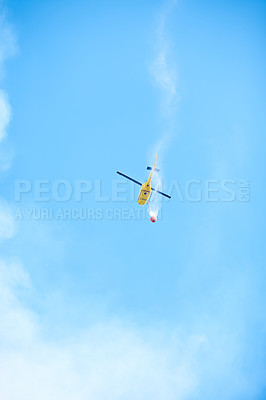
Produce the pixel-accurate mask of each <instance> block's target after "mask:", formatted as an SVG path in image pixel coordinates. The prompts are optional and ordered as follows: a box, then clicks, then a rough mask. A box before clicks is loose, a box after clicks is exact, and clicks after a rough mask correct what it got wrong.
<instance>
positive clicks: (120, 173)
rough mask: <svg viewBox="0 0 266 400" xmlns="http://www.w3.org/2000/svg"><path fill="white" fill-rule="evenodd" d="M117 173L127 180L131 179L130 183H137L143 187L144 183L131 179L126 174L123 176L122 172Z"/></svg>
mask: <svg viewBox="0 0 266 400" xmlns="http://www.w3.org/2000/svg"><path fill="white" fill-rule="evenodd" d="M116 172H117V173H118V174H119V175H122V176H124V177H125V178H127V179H129V180H130V181H132V182H134V183H136V184H137V185H140V186H141V185H142V183H140V182H138V181H136V180H135V179H133V178H130V176H127V175H125V174H122V172H119V171H116Z"/></svg>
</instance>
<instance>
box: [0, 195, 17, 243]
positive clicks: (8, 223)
mask: <svg viewBox="0 0 266 400" xmlns="http://www.w3.org/2000/svg"><path fill="white" fill-rule="evenodd" d="M14 234H15V222H14V218H13V216H12V212H11V209H10V208H9V207H8V205H7V204H6V203H4V202H1V203H0V240H4V239H10V238H11V237H13V236H14Z"/></svg>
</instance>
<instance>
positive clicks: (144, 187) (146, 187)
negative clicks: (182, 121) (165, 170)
mask: <svg viewBox="0 0 266 400" xmlns="http://www.w3.org/2000/svg"><path fill="white" fill-rule="evenodd" d="M156 162H157V155H156V158H155V163H154V165H153V167H152V168H151V167H147V169H148V170H150V171H151V172H150V175H149V178H148V180H147V181H146V182H144V183H141V182H138V181H136V180H135V179H133V178H130V176H127V175H125V174H123V173H122V172H119V171H117V173H118V174H119V175H122V176H124V177H125V178H127V179H129V180H130V181H132V182H134V183H136V184H137V185H140V186H141V188H140V191H139V197H138V203H139V204H140V205H141V206H143V205H144V204H145V203H146V202H147V201H148V200H149V197H150V195H151V191H154V192H156V193H160V194H161V195H163V196H165V197H167V198H168V199H171V196H169V195H168V194H165V193H163V192H160V191H159V190H156V189H154V188H153V187H151V180H152V175H153V172H154V171H156V172H159V169H158V168H155V166H156ZM154 222H155V221H154Z"/></svg>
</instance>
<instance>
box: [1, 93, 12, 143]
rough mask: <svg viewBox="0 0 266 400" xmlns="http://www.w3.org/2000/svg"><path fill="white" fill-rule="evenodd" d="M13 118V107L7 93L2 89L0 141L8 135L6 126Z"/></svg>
mask: <svg viewBox="0 0 266 400" xmlns="http://www.w3.org/2000/svg"><path fill="white" fill-rule="evenodd" d="M10 118H11V108H10V105H9V102H8V99H7V95H6V94H5V93H4V92H3V91H2V90H0V142H1V141H2V139H3V138H4V137H5V136H6V128H7V126H8V124H9V121H10Z"/></svg>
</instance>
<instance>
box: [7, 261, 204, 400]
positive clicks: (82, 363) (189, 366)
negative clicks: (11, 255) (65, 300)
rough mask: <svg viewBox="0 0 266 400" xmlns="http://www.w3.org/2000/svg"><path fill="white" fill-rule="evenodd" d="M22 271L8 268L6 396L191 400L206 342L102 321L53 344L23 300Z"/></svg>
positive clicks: (21, 399) (25, 282)
mask: <svg viewBox="0 0 266 400" xmlns="http://www.w3.org/2000/svg"><path fill="white" fill-rule="evenodd" d="M19 285H22V286H23V287H25V286H26V287H29V278H28V275H27V273H25V271H24V270H23V268H22V267H21V265H19V264H17V263H5V262H3V261H1V262H0V300H1V301H0V304H1V306H0V320H1V329H0V337H1V346H0V392H1V396H2V398H5V399H14V400H15V399H16V400H17V399H19V400H24V399H25V400H26V399H27V400H34V399H36V398H38V399H39V400H42V399H43V400H44V399H58V398H59V399H61V398H62V399H75V400H83V399H84V400H85V399H86V400H90V399H91V400H105V399H108V400H112V399H114V400H115V399H119V398H123V399H128V400H131V399H132V400H133V399H134V400H135V399H140V400H141V399H143V400H144V399H147V398H151V399H154V400H156V399H158V400H159V399H160V400H161V399H162V398H164V399H166V400H172V399H173V400H176V399H184V398H185V396H186V395H187V394H189V393H191V392H192V391H193V390H194V389H195V387H196V383H197V382H196V375H195V371H194V366H193V362H194V359H195V357H197V353H198V351H199V349H200V348H201V346H202V345H204V343H205V339H204V338H202V337H201V336H200V335H199V336H195V337H192V336H190V337H188V339H187V341H184V342H182V345H181V344H180V343H179V340H177V335H173V333H171V334H170V335H168V334H166V333H165V332H161V333H159V332H158V331H157V330H146V331H145V330H138V329H137V328H133V327H129V326H126V325H125V324H123V323H121V322H117V321H109V322H104V323H100V324H99V325H96V326H93V327H90V328H88V329H87V330H86V331H84V332H83V333H76V335H75V336H73V337H70V338H67V339H65V340H61V341H59V340H57V341H50V340H48V339H45V338H44V337H43V334H42V330H41V329H40V326H41V325H40V320H39V319H38V317H37V316H36V315H35V313H34V312H33V311H32V310H30V309H28V308H27V307H26V306H24V305H23V304H22V301H20V300H19V295H18V293H19V290H20V286H19Z"/></svg>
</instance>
